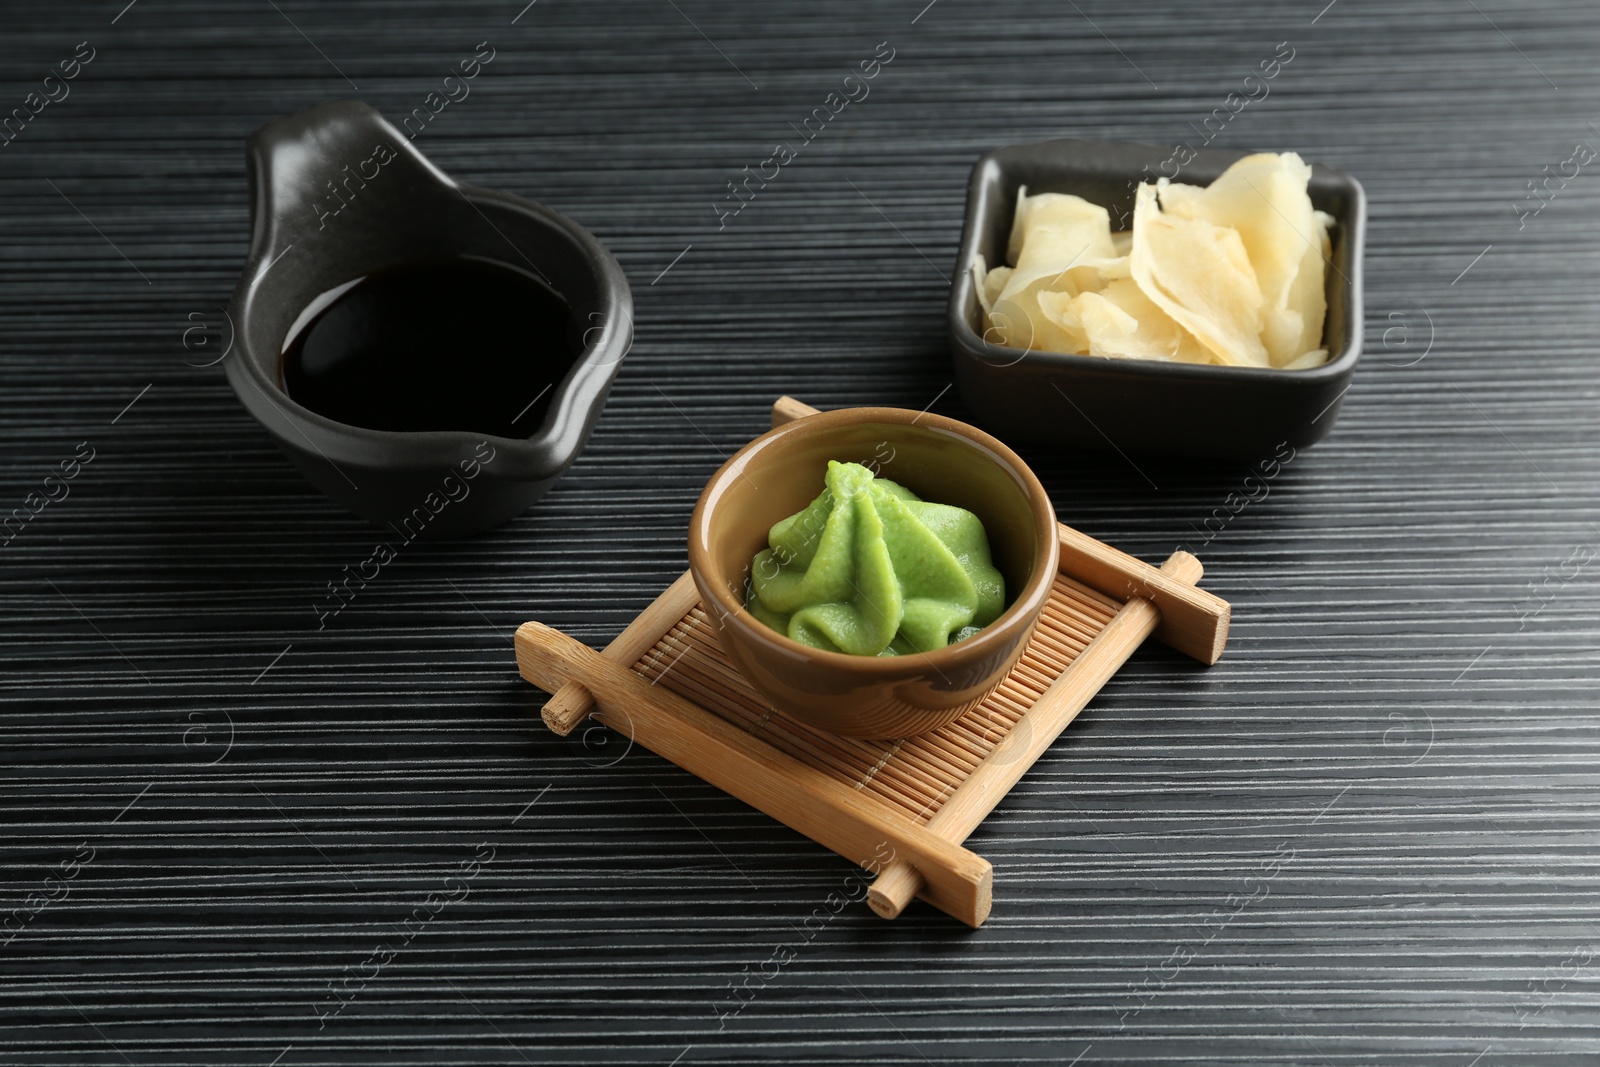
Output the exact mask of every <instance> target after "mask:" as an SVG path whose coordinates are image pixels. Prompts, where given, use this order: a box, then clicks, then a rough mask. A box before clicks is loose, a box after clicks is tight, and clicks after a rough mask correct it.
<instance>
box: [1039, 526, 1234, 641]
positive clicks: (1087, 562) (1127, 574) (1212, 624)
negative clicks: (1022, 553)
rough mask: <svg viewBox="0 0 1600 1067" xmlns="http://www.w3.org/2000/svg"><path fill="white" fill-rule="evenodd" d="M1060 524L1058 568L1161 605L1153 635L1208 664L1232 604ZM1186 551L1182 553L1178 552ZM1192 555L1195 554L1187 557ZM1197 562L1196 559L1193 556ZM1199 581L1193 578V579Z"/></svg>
mask: <svg viewBox="0 0 1600 1067" xmlns="http://www.w3.org/2000/svg"><path fill="white" fill-rule="evenodd" d="M1059 525H1060V537H1061V569H1062V570H1063V571H1065V572H1066V573H1067V574H1070V575H1072V576H1073V577H1074V578H1076V579H1077V580H1078V581H1080V582H1082V583H1083V584H1084V585H1087V586H1089V587H1090V588H1092V589H1096V590H1098V591H1100V592H1101V593H1104V594H1105V595H1107V596H1109V597H1114V598H1116V599H1118V600H1124V599H1127V598H1130V597H1139V598H1140V599H1143V600H1149V601H1151V602H1152V603H1154V604H1155V606H1156V607H1158V608H1160V609H1161V618H1160V621H1159V623H1158V624H1157V627H1156V633H1155V636H1156V640H1157V641H1160V642H1162V643H1163V644H1166V645H1170V646H1171V647H1173V648H1175V649H1177V650H1178V651H1179V652H1182V653H1183V654H1184V655H1186V656H1192V657H1194V658H1195V659H1197V660H1199V661H1200V662H1201V663H1204V664H1206V665H1207V666H1210V665H1211V664H1213V663H1215V662H1217V660H1218V659H1219V658H1220V657H1221V656H1222V647H1223V645H1225V644H1227V642H1228V623H1229V621H1230V618H1231V615H1232V609H1231V608H1230V607H1229V606H1228V602H1227V601H1226V600H1223V599H1222V598H1221V597H1219V596H1217V595H1216V594H1215V593H1210V592H1207V591H1206V590H1204V589H1198V588H1196V587H1195V585H1194V583H1193V582H1180V581H1177V580H1175V579H1174V578H1173V577H1172V576H1171V575H1170V574H1168V573H1163V570H1161V569H1157V568H1155V567H1152V566H1150V564H1148V563H1146V562H1145V561H1144V560H1142V559H1136V558H1135V557H1133V556H1130V555H1128V554H1127V553H1126V552H1119V551H1118V550H1117V549H1114V548H1112V547H1111V546H1110V545H1107V544H1103V543H1101V542H1099V541H1096V540H1095V539H1094V538H1092V537H1090V536H1089V535H1088V534H1086V533H1081V532H1080V531H1078V530H1074V529H1073V528H1072V527H1070V526H1067V525H1065V524H1059ZM1181 554H1182V555H1186V556H1187V555H1188V553H1187V552H1184V553H1181ZM1190 558H1191V559H1193V558H1194V557H1192V556H1190ZM1195 563H1196V565H1198V564H1199V560H1195ZM1196 581H1198V579H1196Z"/></svg>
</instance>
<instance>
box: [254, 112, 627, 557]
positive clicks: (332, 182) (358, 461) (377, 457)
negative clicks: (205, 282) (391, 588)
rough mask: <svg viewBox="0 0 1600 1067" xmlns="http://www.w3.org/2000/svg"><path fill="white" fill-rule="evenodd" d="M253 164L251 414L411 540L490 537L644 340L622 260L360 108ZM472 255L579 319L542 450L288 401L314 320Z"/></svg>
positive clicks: (329, 485) (291, 121) (293, 121)
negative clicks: (407, 267)
mask: <svg viewBox="0 0 1600 1067" xmlns="http://www.w3.org/2000/svg"><path fill="white" fill-rule="evenodd" d="M247 154H248V161H249V165H250V179H251V186H252V190H253V204H252V214H253V220H254V228H253V236H252V239H251V243H250V253H249V257H248V260H247V262H246V264H245V268H244V272H243V274H242V276H241V278H240V281H239V286H238V289H237V290H236V292H235V293H234V297H233V303H232V304H231V305H230V306H229V318H230V321H231V322H232V323H233V327H234V340H233V343H232V347H231V349H230V350H229V351H228V352H227V354H226V358H225V361H224V369H225V371H226V372H227V375H228V381H229V384H231V385H232V386H233V389H234V392H235V393H237V394H238V396H239V399H240V401H241V402H242V403H243V404H244V406H245V408H246V409H247V410H249V412H250V413H251V414H252V415H254V416H255V417H256V419H258V420H259V421H260V422H261V424H262V426H264V427H265V428H266V430H267V432H268V433H270V434H271V435H272V437H273V439H274V440H275V441H276V442H277V444H278V445H279V447H281V448H282V449H283V451H284V452H285V453H286V454H287V455H288V457H289V459H290V461H291V462H293V463H294V465H295V466H296V467H298V468H299V469H300V471H301V472H302V473H304V474H305V475H306V477H307V478H309V479H310V480H311V481H312V482H313V483H315V484H316V485H317V487H318V488H320V489H322V491H323V492H325V493H327V494H328V495H329V496H331V497H333V498H334V499H335V500H337V501H339V502H340V503H342V504H344V505H345V506H346V507H348V508H349V509H350V510H352V511H354V512H356V513H357V514H358V515H362V516H365V517H366V518H368V519H370V520H372V521H373V522H375V523H378V524H380V525H386V526H387V527H389V528H391V529H393V530H394V531H395V532H396V533H397V534H398V535H399V536H401V537H404V538H405V539H407V540H410V539H411V538H412V537H430V538H431V537H440V536H456V535H461V534H468V533H473V532H476V531H479V530H485V529H488V528H490V527H493V526H497V525H499V524H500V523H503V522H505V521H506V520H508V519H510V518H511V517H513V516H515V515H516V514H518V513H519V512H521V511H522V510H524V509H525V508H527V507H528V506H529V505H530V504H532V503H533V502H534V501H535V500H536V499H538V497H539V496H540V495H541V494H542V493H544V492H545V491H546V490H547V489H549V488H550V486H551V485H553V484H554V483H555V481H556V479H557V478H559V477H560V476H561V474H562V473H563V472H564V471H565V470H566V469H567V467H568V466H570V465H571V463H572V461H573V460H574V459H576V458H577V455H578V453H579V451H580V450H581V449H582V448H583V446H584V444H585V442H587V440H588V438H589V433H590V431H591V430H592V429H593V427H594V424H595V420H596V419H597V418H599V415H600V410H601V408H602V407H603V406H604V404H605V401H606V396H607V394H608V392H609V391H610V388H611V382H612V379H613V378H614V377H615V376H616V373H617V369H618V366H619V364H620V363H621V362H622V359H623V357H624V356H625V355H626V354H627V352H628V347H629V345H630V344H631V343H632V340H633V300H632V296H631V295H630V293H629V290H628V282H627V278H626V277H625V276H624V275H623V272H622V268H621V267H620V266H619V265H618V264H617V261H616V259H615V258H613V257H612V255H611V253H610V252H608V251H607V250H606V249H605V247H604V246H603V245H601V244H600V242H599V241H597V240H596V239H595V238H594V236H593V235H592V234H590V233H589V232H588V231H587V230H585V229H584V228H583V227H582V226H580V225H578V223H576V222H574V221H573V220H572V219H570V218H567V217H566V216H565V215H562V214H560V213H559V212H556V211H552V210H551V209H550V208H547V207H545V206H544V205H542V204H538V203H535V202H534V201H531V200H526V199H523V198H522V197H519V196H513V195H512V194H510V193H505V192H500V191H497V190H492V189H483V188H478V187H476V186H471V185H465V184H461V183H458V182H456V181H454V180H452V179H451V178H450V177H449V176H448V175H446V174H445V173H444V172H442V171H440V170H439V169H438V168H437V167H435V166H434V165H433V164H432V163H431V162H429V161H428V159H427V158H426V157H425V156H423V155H422V153H421V152H420V151H418V150H417V148H416V146H415V143H414V142H413V141H411V140H410V139H408V138H407V136H406V135H405V134H404V133H402V132H401V131H399V130H397V129H396V128H395V127H394V126H393V125H391V124H390V123H389V122H387V121H386V120H385V119H384V118H383V116H382V115H380V114H379V113H378V112H377V111H376V110H374V109H373V108H372V107H369V106H368V105H366V104H364V103H362V102H360V101H359V100H339V101H334V102H332V103H326V104H319V105H317V106H316V107H313V108H310V109H308V110H306V111H302V112H300V113H298V114H296V115H291V116H289V117H288V118H284V119H279V120H278V121H276V122H273V123H271V124H269V125H267V126H264V127H262V128H261V129H260V130H257V131H256V132H255V134H254V135H252V136H251V138H250V141H249V146H248V153H247ZM456 258H476V259H483V260H489V261H492V262H497V263H503V264H505V265H507V266H508V267H510V268H512V269H514V270H517V271H523V272H531V273H533V274H536V275H538V276H539V277H540V279H541V280H543V281H545V282H546V283H547V284H548V285H549V287H550V288H551V289H553V290H555V291H556V292H557V293H559V294H561V296H562V297H563V298H564V299H565V300H566V302H567V304H568V305H569V306H570V307H571V309H572V314H571V317H570V321H569V325H568V333H569V335H570V343H571V345H572V347H573V348H574V349H575V350H577V352H578V355H577V357H576V358H575V360H574V361H573V364H572V366H571V369H570V370H568V371H567V373H566V374H565V375H564V376H563V378H562V379H561V380H560V381H559V382H556V383H553V388H551V389H550V390H549V393H550V396H549V399H548V402H547V404H546V407H545V408H544V411H545V414H544V417H543V420H542V422H541V423H540V424H539V425H538V426H536V427H530V431H531V432H530V433H529V435H528V436H527V437H516V438H512V437H503V436H497V435H494V434H485V433H474V432H471V431H467V430H430V431H417V432H396V431H392V430H374V429H368V428H365V427H361V426H351V425H348V424H346V423H342V422H339V421H337V420H335V419H331V418H328V417H326V416H324V415H322V414H319V413H318V412H316V411H312V410H311V409H310V408H307V407H305V406H303V405H301V404H299V403H297V402H296V401H294V400H293V399H291V398H290V397H289V395H288V394H287V393H286V392H285V391H284V388H283V383H282V377H281V374H280V359H281V355H282V352H283V347H284V343H285V339H286V338H288V337H289V336H290V335H291V334H292V333H293V331H294V329H295V325H296V323H297V322H298V321H300V320H301V319H302V317H303V316H305V315H306V314H307V311H308V309H311V308H313V307H315V306H318V305H319V304H321V303H325V302H326V301H327V299H328V298H329V296H330V294H333V293H336V292H338V291H339V290H340V289H341V288H342V287H344V286H346V285H348V284H349V283H350V282H352V281H354V280H355V279H358V278H361V277H363V276H365V275H368V274H370V273H372V272H374V271H379V270H382V269H384V268H386V267H392V266H395V265H399V264H405V263H414V262H420V261H428V260H450V259H456ZM469 343H470V342H469ZM530 343H533V342H530ZM486 388H487V389H489V390H493V389H494V388H495V385H494V383H492V382H491V383H487V385H486ZM505 399H506V402H508V403H509V402H511V400H512V398H505ZM517 399H520V398H517ZM529 421H530V422H531V421H532V420H531V419H530V420H529Z"/></svg>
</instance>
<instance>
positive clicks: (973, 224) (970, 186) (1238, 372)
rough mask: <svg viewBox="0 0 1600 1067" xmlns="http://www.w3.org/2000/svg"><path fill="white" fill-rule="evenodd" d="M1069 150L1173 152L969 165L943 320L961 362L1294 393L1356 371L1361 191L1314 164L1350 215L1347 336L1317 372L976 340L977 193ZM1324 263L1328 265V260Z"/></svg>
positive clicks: (1205, 156) (1213, 156)
mask: <svg viewBox="0 0 1600 1067" xmlns="http://www.w3.org/2000/svg"><path fill="white" fill-rule="evenodd" d="M1067 146H1073V147H1078V148H1082V149H1085V150H1090V151H1093V150H1104V149H1135V150H1139V151H1146V152H1150V153H1152V154H1154V156H1155V158H1156V159H1160V158H1162V157H1163V156H1165V155H1169V154H1170V153H1171V151H1172V149H1171V148H1162V147H1160V146H1158V145H1152V144H1147V143H1145V142H1142V141H1107V140H1084V139H1080V138H1075V137H1063V138H1056V139H1052V140H1048V141H1032V142H1025V143H1020V144H1010V145H1002V146H1000V147H998V148H991V149H990V150H989V151H987V152H985V153H983V155H981V156H979V157H978V161H977V162H976V163H974V164H973V167H972V173H971V175H970V177H969V178H968V180H967V203H966V209H965V213H964V216H963V219H962V226H961V244H960V247H959V248H958V249H957V252H956V273H955V275H954V277H953V278H952V280H951V285H950V299H949V302H948V306H947V309H946V319H947V322H948V325H949V329H950V334H951V339H952V340H953V341H954V342H955V343H956V345H957V346H958V347H959V348H960V350H961V353H962V355H964V356H966V357H968V358H969V359H973V360H976V361H978V362H980V363H983V364H985V365H986V366H989V367H991V368H993V369H996V370H1003V369H1006V368H1008V367H1013V366H1018V365H1020V364H1023V363H1027V364H1030V365H1032V366H1036V367H1046V368H1055V369H1060V370H1067V371H1098V372H1100V373H1110V374H1115V375H1118V376H1126V377H1129V378H1134V379H1138V378H1168V379H1175V380H1178V381H1186V380H1187V381H1205V380H1213V381H1223V382H1226V381H1234V382H1238V383H1240V384H1244V383H1253V384H1268V383H1270V384H1273V385H1279V386H1285V387H1289V388H1293V387H1295V386H1305V387H1307V388H1314V387H1317V386H1323V385H1327V384H1329V383H1332V382H1336V381H1339V380H1341V379H1343V378H1346V377H1348V376H1349V375H1350V374H1351V373H1352V372H1353V371H1354V369H1355V366H1356V364H1357V363H1358V362H1359V361H1360V359H1361V347H1362V323H1363V321H1364V315H1365V309H1364V307H1363V301H1362V291H1363V285H1362V270H1361V265H1362V261H1363V258H1364V251H1365V249H1364V245H1365V239H1366V228H1367V197H1366V190H1365V189H1363V188H1362V186H1361V183H1360V182H1359V181H1358V180H1356V178H1355V177H1354V176H1352V175H1350V174H1347V173H1346V172H1344V171H1342V170H1339V169H1337V168H1335V167H1331V166H1328V165H1327V164H1325V163H1316V162H1312V163H1311V176H1312V181H1313V182H1316V181H1317V180H1318V179H1322V180H1323V181H1325V182H1328V181H1331V182H1335V183H1337V184H1339V185H1340V186H1342V187H1343V189H1344V191H1345V193H1346V195H1347V196H1348V197H1349V210H1348V211H1347V212H1346V213H1345V214H1344V215H1342V216H1341V215H1336V216H1335V217H1334V218H1335V221H1336V222H1337V223H1338V224H1339V227H1340V228H1341V229H1342V230H1343V231H1344V240H1345V243H1346V245H1347V247H1348V250H1349V255H1348V259H1349V263H1350V265H1351V270H1350V273H1349V274H1348V275H1345V274H1344V272H1343V271H1342V270H1339V268H1338V267H1337V265H1334V269H1335V270H1338V271H1339V273H1340V275H1341V276H1343V277H1344V278H1345V282H1346V288H1347V290H1348V297H1347V303H1348V309H1349V310H1348V316H1349V319H1350V328H1349V329H1348V330H1347V332H1346V337H1345V344H1344V348H1343V349H1342V350H1341V351H1339V352H1337V353H1331V354H1330V358H1329V359H1328V361H1327V362H1326V363H1324V364H1322V365H1321V366H1320V367H1311V368H1309V369H1306V370H1297V371H1285V370H1280V369H1277V368H1272V367H1234V366H1216V365H1213V364H1191V363H1164V362H1162V361H1160V360H1151V359H1112V358H1109V357H1105V356H1089V355H1081V354H1075V353H1070V352H1050V351H1045V350H1043V349H1025V350H1021V351H1020V352H1019V350H1018V349H1014V348H1007V347H1005V346H1003V345H997V344H993V343H992V342H989V341H986V340H984V339H983V338H982V337H980V336H979V335H978V334H977V332H976V331H974V330H973V328H972V326H971V325H970V324H968V322H967V317H966V308H967V304H968V301H969V300H975V299H976V293H975V292H974V291H973V280H972V264H973V260H974V258H975V257H976V256H977V252H978V237H979V218H978V215H979V212H978V211H977V210H975V208H976V205H977V204H978V202H979V197H980V195H981V194H982V191H983V187H984V185H985V183H986V182H987V180H988V179H989V178H991V177H992V176H1003V175H1004V174H1005V173H1006V171H1007V170H1008V168H1009V167H1014V166H1016V164H1017V161H1018V158H1019V157H1021V156H1024V155H1025V154H1027V153H1028V152H1029V151H1030V150H1032V151H1034V152H1042V151H1046V150H1048V149H1052V148H1064V147H1067ZM1253 154H1255V152H1254V151H1252V150H1238V149H1227V148H1202V149H1198V150H1196V151H1195V153H1194V159H1193V160H1192V161H1191V163H1190V164H1189V165H1190V166H1193V164H1194V163H1203V164H1207V165H1215V166H1220V167H1222V168H1223V169H1226V166H1227V165H1228V164H1231V163H1233V162H1236V161H1237V160H1240V159H1243V158H1244V157H1245V156H1248V155H1253ZM1047 169H1048V168H1047ZM1061 173H1063V174H1068V173H1071V171H1070V170H1067V169H1065V168H1063V169H1062V171H1061ZM1128 177H1129V178H1130V180H1134V179H1137V177H1138V172H1134V173H1131V174H1129V175H1128ZM1207 184H1209V182H1208V183H1207ZM984 206H985V208H986V209H987V210H988V211H992V210H994V208H992V207H990V206H989V205H984ZM984 214H985V218H987V217H988V214H987V211H986V212H985V213H984ZM1329 263H1330V265H1333V260H1332V259H1331V258H1330V259H1329Z"/></svg>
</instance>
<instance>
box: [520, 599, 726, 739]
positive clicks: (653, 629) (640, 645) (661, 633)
mask: <svg viewBox="0 0 1600 1067" xmlns="http://www.w3.org/2000/svg"><path fill="white" fill-rule="evenodd" d="M699 602H700V593H699V591H698V590H696V589H695V587H694V578H693V577H692V576H691V575H690V574H689V572H688V571H684V572H683V574H682V575H680V576H679V577H678V580H677V581H675V582H673V583H672V584H671V585H669V586H667V588H666V591H665V592H663V593H662V594H661V595H660V596H658V597H656V599H655V601H654V602H653V603H652V604H651V605H650V606H649V607H648V608H645V609H644V611H642V612H640V613H639V617H638V618H636V619H634V620H633V621H632V622H631V623H629V624H628V628H627V629H625V630H623V631H622V632H621V633H620V634H618V635H617V636H616V638H615V640H613V641H612V642H611V643H610V644H609V645H607V646H606V650H605V652H604V653H603V654H604V655H605V657H606V658H607V659H610V660H614V661H616V662H617V663H620V664H622V665H623V666H631V665H632V664H634V663H637V662H638V661H639V660H640V658H642V657H643V656H644V654H645V653H646V652H649V651H650V649H651V648H652V647H654V645H655V643H656V642H657V641H659V640H661V639H662V638H663V637H665V636H666V635H667V633H668V632H669V631H670V630H671V629H672V628H673V627H674V626H676V625H677V624H678V621H679V620H680V619H682V618H683V617H684V616H685V615H687V614H689V612H690V611H691V610H692V609H693V608H694V606H695V605H696V604H698V603H699ZM519 647H520V646H519ZM517 666H518V667H519V668H521V669H522V676H523V677H524V678H527V679H528V681H530V682H532V681H533V678H532V677H531V676H530V675H529V674H528V671H527V669H526V668H523V667H522V662H521V657H520V656H519V657H518V662H517ZM535 684H537V683H535ZM593 710H594V698H593V697H592V696H590V695H589V693H588V691H587V690H585V689H584V688H583V687H582V686H581V685H578V684H577V683H575V682H569V683H567V684H566V685H563V686H561V687H560V688H559V689H557V690H556V691H555V692H554V693H553V694H552V695H551V697H550V699H549V700H547V701H545V705H544V711H543V712H541V713H540V717H541V718H542V719H544V724H545V725H546V726H547V727H549V728H550V730H551V732H552V733H556V734H559V735H561V736H562V737H566V736H567V735H568V734H570V733H571V732H572V730H573V728H574V727H576V726H577V725H578V724H579V723H580V722H582V721H583V720H584V719H585V718H587V717H588V715H589V712H591V711H593Z"/></svg>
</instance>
